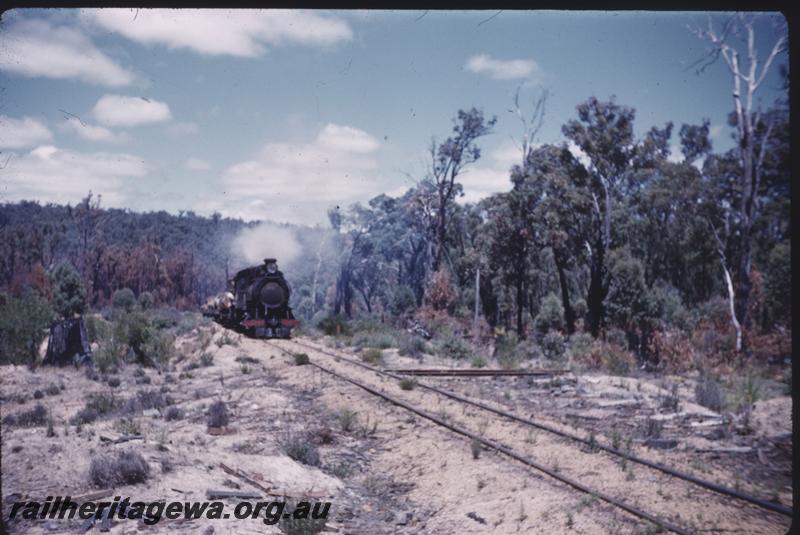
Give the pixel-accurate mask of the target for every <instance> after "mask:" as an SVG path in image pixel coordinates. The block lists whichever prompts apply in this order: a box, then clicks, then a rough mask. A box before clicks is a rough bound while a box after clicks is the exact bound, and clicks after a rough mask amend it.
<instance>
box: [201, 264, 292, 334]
mask: <svg viewBox="0 0 800 535" xmlns="http://www.w3.org/2000/svg"><path fill="white" fill-rule="evenodd" d="M231 289H232V290H233V293H232V294H229V295H230V298H229V299H226V300H223V299H221V298H220V299H218V301H219V303H220V304H219V305H218V306H217V309H216V310H215V311H214V312H215V319H217V321H219V322H220V323H222V324H223V325H225V326H227V327H233V328H235V329H237V330H239V331H241V332H244V333H246V334H248V335H249V336H255V337H256V338H289V337H290V336H291V333H292V328H293V327H295V326H296V325H297V323H298V322H297V320H295V319H294V315H293V314H292V307H290V306H289V298H290V296H291V290H290V288H289V285H288V284H287V282H286V279H285V278H284V276H283V273H281V271H280V270H279V269H278V262H277V260H276V259H275V258H265V259H264V263H263V264H261V265H258V266H253V267H249V268H246V269H242V270H240V271H239V272H237V273H236V275H234V277H233V280H232V281H231ZM223 301H224V304H225V305H226V306H222V304H223Z"/></svg>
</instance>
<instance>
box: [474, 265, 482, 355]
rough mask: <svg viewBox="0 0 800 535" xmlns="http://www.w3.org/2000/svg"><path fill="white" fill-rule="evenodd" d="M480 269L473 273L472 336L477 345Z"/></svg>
mask: <svg viewBox="0 0 800 535" xmlns="http://www.w3.org/2000/svg"><path fill="white" fill-rule="evenodd" d="M480 290H481V268H478V269H477V270H476V271H475V319H474V320H473V322H472V331H473V333H474V334H473V336H474V337H475V344H476V345H477V344H478V338H479V334H480V332H479V330H478V304H479V303H480V300H481V292H480Z"/></svg>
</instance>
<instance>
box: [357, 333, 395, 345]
mask: <svg viewBox="0 0 800 535" xmlns="http://www.w3.org/2000/svg"><path fill="white" fill-rule="evenodd" d="M353 345H354V346H356V347H362V348H363V347H377V348H379V349H389V348H390V347H393V346H396V345H397V340H396V339H395V337H394V336H393V335H392V334H390V333H387V332H365V333H358V334H356V335H355V336H353Z"/></svg>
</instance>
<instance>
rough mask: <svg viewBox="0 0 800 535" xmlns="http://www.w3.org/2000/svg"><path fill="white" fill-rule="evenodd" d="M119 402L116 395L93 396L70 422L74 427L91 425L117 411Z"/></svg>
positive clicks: (101, 394)
mask: <svg viewBox="0 0 800 535" xmlns="http://www.w3.org/2000/svg"><path fill="white" fill-rule="evenodd" d="M118 407H119V401H118V400H117V398H116V397H114V394H103V393H100V394H91V395H90V396H89V398H88V399H87V400H86V403H85V404H84V406H83V408H82V409H81V410H80V411H78V413H77V414H76V415H75V416H73V417H72V419H71V420H70V421H71V423H72V424H73V425H82V424H90V423H92V422H94V421H95V420H97V419H98V418H100V417H101V416H106V415H108V414H111V413H112V412H114V411H116V410H117V408H118Z"/></svg>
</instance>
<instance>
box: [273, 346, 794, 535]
mask: <svg viewBox="0 0 800 535" xmlns="http://www.w3.org/2000/svg"><path fill="white" fill-rule="evenodd" d="M281 343H289V344H295V347H298V346H299V347H302V348H304V349H306V350H310V351H314V352H315V353H318V354H322V355H327V356H328V357H330V358H331V361H329V362H328V363H326V366H322V365H321V364H320V363H319V362H314V361H312V362H311V364H312V365H313V366H314V367H316V368H317V369H320V370H321V371H323V372H325V373H328V374H330V375H332V376H334V377H336V378H338V379H340V380H343V381H346V382H348V383H350V384H353V385H355V386H357V387H359V388H360V389H362V390H365V391H367V392H369V393H370V394H372V395H374V396H378V397H380V398H382V399H385V400H387V401H389V402H391V403H393V404H395V405H397V406H400V407H402V408H404V409H405V410H408V411H411V412H414V413H415V414H417V415H419V416H422V417H424V418H426V419H428V420H430V421H432V422H434V423H436V424H437V425H439V426H442V427H445V428H447V429H449V430H450V431H453V432H455V433H458V434H460V435H462V436H466V437H468V438H470V439H472V440H474V441H478V442H480V443H481V444H483V445H484V446H485V447H487V448H490V449H493V450H496V451H498V452H500V453H502V454H504V455H506V456H508V457H510V458H513V459H515V460H517V461H519V462H522V463H524V464H526V465H527V466H530V467H532V468H534V469H536V470H538V471H540V472H542V473H545V474H547V475H548V476H550V477H553V478H555V479H557V480H559V481H561V482H563V483H566V484H568V485H570V486H571V487H573V488H575V489H578V490H580V491H582V492H585V493H588V494H591V495H593V496H595V497H597V498H599V499H600V500H603V501H605V502H607V503H610V504H613V505H614V506H616V507H619V508H620V509H623V510H625V511H627V512H628V513H631V514H633V515H635V516H637V517H639V518H643V519H646V520H648V521H650V522H652V523H654V524H656V525H658V526H660V527H661V528H663V529H667V530H669V531H672V532H674V533H692V531H691V529H690V528H687V527H684V526H682V525H681V524H684V525H685V522H682V521H681V520H682V518H675V519H672V518H668V517H667V515H665V514H661V516H659V515H657V514H652V513H649V512H647V511H646V510H644V509H643V506H641V505H638V504H636V505H634V504H633V502H632V501H631V500H630V499H628V500H626V499H622V498H619V497H618V496H614V495H612V494H608V493H605V492H603V491H601V490H599V489H598V488H591V487H590V486H589V485H587V484H584V483H583V482H582V481H581V479H582V478H580V477H577V478H576V477H569V476H568V475H565V474H564V473H562V469H561V468H559V466H558V457H556V461H555V463H552V462H551V466H547V465H546V464H544V463H542V462H541V461H539V460H536V459H534V458H532V457H531V456H529V455H525V454H521V453H519V451H517V450H515V449H513V448H512V447H509V446H508V445H507V444H505V443H504V442H502V441H499V440H496V439H495V440H493V439H490V438H487V437H486V436H485V435H484V434H483V433H481V432H478V433H476V432H475V431H472V430H470V429H469V428H468V427H466V426H463V425H458V424H455V423H453V422H451V421H450V420H449V419H448V418H443V417H441V415H437V414H434V413H432V412H431V411H429V410H427V411H426V410H424V409H423V408H420V407H419V406H415V405H412V404H411V403H409V402H408V401H406V400H404V399H400V398H399V397H398V396H392V395H389V394H387V392H386V391H385V388H383V385H381V386H379V387H377V388H376V387H375V385H374V384H373V385H370V384H367V382H368V379H367V378H366V377H369V376H366V377H361V378H354V377H353V375H352V374H348V373H344V372H343V371H342V370H341V369H338V370H336V369H332V368H333V367H331V366H330V364H331V363H342V362H344V363H345V364H347V365H351V366H355V367H357V368H359V369H361V370H363V371H365V372H370V373H371V374H377V375H378V376H379V377H385V378H390V379H394V380H403V379H405V378H407V377H403V376H401V375H399V374H398V373H395V372H396V370H393V371H385V370H381V369H378V368H375V367H373V366H369V365H367V364H365V363H363V362H360V361H358V360H354V359H352V358H349V357H347V356H344V355H342V354H339V353H334V352H332V351H330V350H328V349H327V348H322V347H318V346H316V345H313V344H308V343H305V342H300V341H297V340H292V341H288V342H281ZM271 345H274V347H276V348H278V349H280V350H281V351H283V352H284V353H287V354H290V353H291V351H290V350H289V349H287V348H286V347H283V346H281V345H278V344H277V343H274V344H271ZM416 384H417V387H418V388H420V389H422V390H424V391H427V392H430V393H432V394H435V395H437V396H440V397H444V398H446V399H448V400H450V401H453V402H456V403H458V404H460V405H462V406H464V405H466V406H469V407H475V408H478V409H481V410H482V411H487V412H489V413H492V414H493V415H496V416H501V417H503V419H505V420H508V421H510V422H512V423H513V424H522V425H524V426H526V427H529V428H531V427H533V428H536V429H539V430H543V431H546V432H548V433H551V434H554V435H557V436H558V438H559V440H560V439H568V440H570V441H573V442H577V443H579V444H583V445H584V446H589V447H591V448H592V451H597V450H602V451H604V452H605V453H607V454H610V455H611V456H614V457H617V458H618V459H620V460H621V462H622V465H623V466H624V465H625V463H627V462H632V463H637V464H639V465H642V466H644V467H646V468H647V469H651V470H652V471H654V472H655V471H658V472H660V473H662V474H666V475H669V476H670V477H671V478H673V479H674V480H683V481H685V482H687V483H690V484H692V485H694V486H696V487H700V488H701V489H705V490H708V491H713V493H714V494H711V493H709V494H706V495H704V496H697V497H694V496H692V498H691V500H690V501H689V503H688V504H687V506H691V505H692V504H694V505H697V504H698V503H703V504H704V506H703V508H705V506H706V505H710V503H711V502H712V501H713V502H715V503H716V504H717V505H718V506H721V507H723V508H725V509H727V508H729V507H730V508H733V509H734V510H736V511H737V512H738V513H739V515H744V516H747V517H750V518H751V519H752V518H753V517H759V516H760V517H762V520H763V521H764V522H766V524H772V525H774V524H775V522H776V519H775V518H774V517H772V513H778V514H781V515H784V516H791V515H792V509H791V508H790V507H787V506H785V505H782V504H777V503H774V502H771V501H769V500H764V499H761V498H759V497H756V496H751V495H748V494H745V493H742V492H740V491H739V490H736V489H733V488H730V487H726V486H724V485H720V484H718V483H714V482H711V481H706V480H703V479H700V478H697V477H695V476H693V475H691V474H687V473H684V472H681V471H679V470H676V469H674V468H671V467H668V466H665V465H662V464H660V463H657V462H654V461H650V460H647V459H643V458H641V457H638V456H636V455H635V454H633V453H631V452H626V451H621V450H618V449H615V448H613V447H610V446H606V445H603V444H599V443H597V442H595V441H593V440H590V439H588V438H583V437H579V436H577V435H575V434H572V433H569V432H565V431H563V430H560V429H557V428H555V427H553V426H550V425H548V424H545V423H542V422H536V421H533V420H530V419H527V418H523V417H520V416H517V415H515V414H512V413H508V412H506V411H502V410H500V409H497V408H494V407H492V406H490V405H487V404H485V403H483V402H480V401H476V400H474V399H469V398H467V397H464V396H463V395H459V394H456V393H454V392H450V391H447V390H443V389H441V388H437V387H435V386H431V385H427V384H425V383H421V382H417V383H416ZM404 394H408V393H404ZM401 395H402V394H401ZM493 424H496V422H493ZM504 436H505V435H504ZM553 445H555V446H556V448H557V449H558V450H559V453H561V451H562V450H563V451H564V452H566V451H567V450H564V444H563V441H562V442H561V443H560V444H549V445H548V446H553ZM537 449H542V448H537ZM569 453H570V454H572V455H573V456H574V455H575V452H569ZM581 454H582V455H593V456H594V457H595V458H596V455H595V454H594V453H592V452H591V451H590V452H589V453H586V452H581ZM537 457H539V456H537ZM539 458H541V457H539ZM551 461H552V458H551ZM553 464H555V465H553ZM617 470H619V468H617ZM651 479H652V478H651ZM663 484H664V483H663V482H659V483H658V485H659V486H660V485H663ZM612 486H613V485H612ZM616 486H617V487H619V486H620V485H618V484H617V485H616ZM625 486H629V487H632V486H634V485H632V484H630V485H624V484H623V485H622V487H623V488H624V487H625ZM605 487H607V485H599V488H605ZM628 490H629V492H627V495H628V496H632V495H636V494H637V493H636V492H630V489H628ZM696 490H699V489H696ZM691 492H692V491H691V490H690V489H689V490H687V491H686V495H687V499H688V496H689V495H690V494H691ZM614 494H617V495H625V494H626V493H624V492H622V493H620V492H616V493H614ZM665 496H670V494H665ZM637 497H638V498H639V499H638V501H640V502H642V501H644V502H649V503H650V504H652V502H653V500H652V498H651V497H648V496H645V495H644V494H642V493H638V496H637ZM723 498H734V499H735V500H741V502H744V503H741V502H740V503H738V504H736V507H732V505H733V504H734V503H736V502H734V501H733V500H727V502H726V503H721V499H723ZM698 499H699V502H698ZM656 501H659V500H656ZM661 501H663V500H661ZM746 504H751V505H752V506H754V507H748V506H746ZM662 505H663V504H662ZM670 505H671V507H670V508H669V509H670V510H671V511H676V510H678V511H684V512H685V508H683V507H678V504H677V503H673V504H670ZM742 505H744V506H745V509H747V511H741V506H742ZM689 508H691V507H689ZM757 508H758V509H757ZM766 511H769V512H770V513H769V514H766V517H765V512H766ZM701 515H702V513H698V516H701ZM767 517H772V518H771V520H770V519H768V518H767ZM720 518H725V515H722V516H721V517H720ZM777 522H778V523H782V522H780V521H777ZM758 523H759V524H760V522H758ZM766 524H765V525H762V527H763V528H766ZM716 529H719V528H717V527H715V528H713V530H716ZM767 531H769V530H767Z"/></svg>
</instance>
